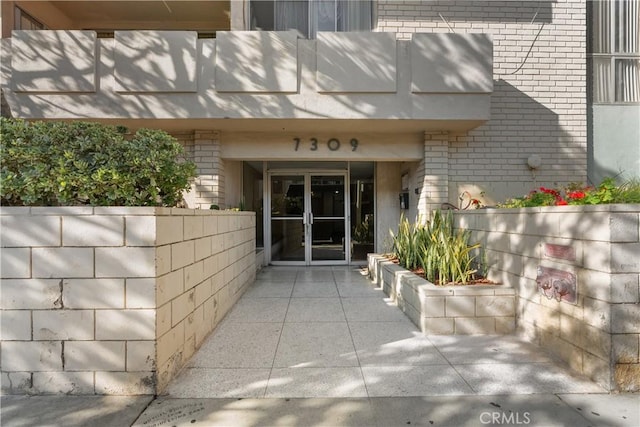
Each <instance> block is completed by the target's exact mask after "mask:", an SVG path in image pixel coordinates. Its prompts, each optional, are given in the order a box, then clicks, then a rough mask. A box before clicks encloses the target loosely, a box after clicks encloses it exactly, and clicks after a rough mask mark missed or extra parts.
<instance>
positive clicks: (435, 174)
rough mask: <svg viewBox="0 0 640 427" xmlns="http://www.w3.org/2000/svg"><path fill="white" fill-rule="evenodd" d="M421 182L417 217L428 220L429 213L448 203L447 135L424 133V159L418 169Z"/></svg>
mask: <svg viewBox="0 0 640 427" xmlns="http://www.w3.org/2000/svg"><path fill="white" fill-rule="evenodd" d="M420 180H422V185H421V188H420V196H419V200H418V217H422V218H428V217H429V215H430V214H431V211H433V210H434V209H438V208H440V205H441V204H442V203H444V202H448V201H449V134H448V132H425V133H424V159H423V160H422V161H421V162H420V166H419V167H418V182H420Z"/></svg>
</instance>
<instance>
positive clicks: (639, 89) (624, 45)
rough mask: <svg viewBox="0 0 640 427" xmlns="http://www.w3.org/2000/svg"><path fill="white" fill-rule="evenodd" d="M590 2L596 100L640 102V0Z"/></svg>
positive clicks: (592, 67)
mask: <svg viewBox="0 0 640 427" xmlns="http://www.w3.org/2000/svg"><path fill="white" fill-rule="evenodd" d="M589 4H590V7H591V10H590V19H591V25H590V27H589V28H590V46H589V58H590V61H591V70H592V84H591V88H592V99H593V102H594V103H596V104H611V103H638V102H640V30H639V26H640V1H638V0H596V1H593V2H589Z"/></svg>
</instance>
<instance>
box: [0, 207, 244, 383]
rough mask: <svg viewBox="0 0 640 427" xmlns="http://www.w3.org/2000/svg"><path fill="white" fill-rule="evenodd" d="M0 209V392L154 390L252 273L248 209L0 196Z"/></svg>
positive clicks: (199, 340)
mask: <svg viewBox="0 0 640 427" xmlns="http://www.w3.org/2000/svg"><path fill="white" fill-rule="evenodd" d="M94 214H95V215H94ZM235 217H237V218H235ZM0 220H1V221H2V224H3V227H4V226H5V225H7V226H11V227H12V228H11V232H10V233H8V234H5V237H6V238H4V239H3V240H2V246H3V247H2V263H3V264H2V293H1V294H0V309H1V311H0V316H1V320H2V342H1V343H0V346H1V350H0V354H1V368H2V390H3V393H9V394H11V393H35V394H38V393H71V394H156V393H158V392H160V391H161V390H162V387H164V386H166V384H167V382H168V381H169V380H170V379H171V378H172V377H173V376H174V375H175V374H176V373H177V372H178V371H179V370H180V368H181V367H182V366H183V365H184V363H186V361H187V360H188V358H189V357H190V355H192V354H193V353H194V352H195V349H196V346H197V345H200V344H201V343H202V341H203V339H204V338H205V337H206V336H207V335H208V334H209V333H211V331H212V330H213V329H214V328H215V327H216V325H217V324H218V322H219V321H220V320H221V319H222V318H223V317H224V315H225V314H226V312H227V311H228V310H229V309H230V308H231V307H232V306H233V304H234V303H235V301H236V300H237V299H238V298H239V297H240V295H241V294H242V292H243V291H244V289H246V287H247V286H248V285H249V284H250V283H251V282H252V281H253V280H254V278H255V265H254V263H255V237H254V236H255V218H254V214H252V213H249V212H242V213H237V212H227V211H210V210H208V209H207V210H202V211H194V210H187V209H168V208H120V207H115V208H106V207H95V208H92V207H50V208H49V207H46V208H40V207H38V208H35V207H34V208H13V207H10V208H4V207H3V208H0ZM219 224H221V226H220V227H219V226H218V225H219ZM47 227H49V228H47ZM34 230H38V233H35V232H34ZM4 232H5V230H4V229H3V233H4ZM21 236H22V237H24V239H22V237H21ZM92 237H93V238H94V239H93V240H92ZM225 242H226V244H227V248H226V250H225V251H223V248H224V244H225ZM65 245H67V246H65ZM196 254H197V257H196ZM214 254H215V255H214Z"/></svg>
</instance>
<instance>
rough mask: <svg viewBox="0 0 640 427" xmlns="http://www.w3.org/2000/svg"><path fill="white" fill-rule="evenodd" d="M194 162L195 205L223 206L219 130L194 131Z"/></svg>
mask: <svg viewBox="0 0 640 427" xmlns="http://www.w3.org/2000/svg"><path fill="white" fill-rule="evenodd" d="M193 153H194V158H193V160H194V162H195V163H196V165H197V167H198V176H197V178H196V182H195V192H196V194H195V195H196V201H195V203H196V207H198V208H200V209H209V207H210V206H211V205H218V206H219V207H220V208H221V209H223V208H225V197H224V162H223V160H222V159H221V158H220V132H218V131H208V130H207V131H200V130H196V131H195V136H194V150H193Z"/></svg>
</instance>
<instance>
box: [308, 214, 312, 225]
mask: <svg viewBox="0 0 640 427" xmlns="http://www.w3.org/2000/svg"><path fill="white" fill-rule="evenodd" d="M309 224H312V225H313V212H309Z"/></svg>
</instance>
